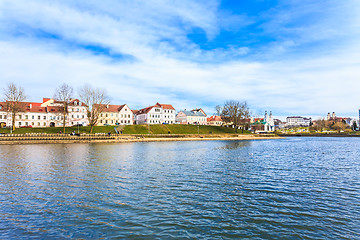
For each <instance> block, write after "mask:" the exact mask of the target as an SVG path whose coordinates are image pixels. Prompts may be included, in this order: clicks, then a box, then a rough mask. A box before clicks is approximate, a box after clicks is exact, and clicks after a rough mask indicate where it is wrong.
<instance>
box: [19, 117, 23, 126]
mask: <svg viewBox="0 0 360 240" xmlns="http://www.w3.org/2000/svg"><path fill="white" fill-rule="evenodd" d="M21 118H22V116H21V115H19V119H21ZM20 125H21V124H20Z"/></svg>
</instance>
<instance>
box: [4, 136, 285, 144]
mask: <svg viewBox="0 0 360 240" xmlns="http://www.w3.org/2000/svg"><path fill="white" fill-rule="evenodd" d="M1 138H3V137H0V145H15V144H71V143H131V142H181V141H248V140H267V139H283V138H284V137H280V136H277V135H266V136H259V135H250V134H249V135H248V134H247V135H237V136H234V135H232V136H226V135H216V136H211V135H195V136H192V135H185V136H171V135H170V136H169V135H166V136H151V135H150V136H146V135H145V136H133V135H129V136H109V137H108V136H100V137H95V138H93V137H88V136H84V137H83V136H80V137H77V136H69V137H62V138H61V139H59V137H56V136H55V137H38V136H35V137H32V136H21V137H13V139H11V138H7V139H1Z"/></svg>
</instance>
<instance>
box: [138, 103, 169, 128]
mask: <svg viewBox="0 0 360 240" xmlns="http://www.w3.org/2000/svg"><path fill="white" fill-rule="evenodd" d="M175 115H176V111H175V108H174V107H173V106H172V105H170V104H160V103H156V104H155V105H153V106H150V107H146V108H143V109H140V110H138V111H137V112H136V116H135V121H136V124H174V123H175Z"/></svg>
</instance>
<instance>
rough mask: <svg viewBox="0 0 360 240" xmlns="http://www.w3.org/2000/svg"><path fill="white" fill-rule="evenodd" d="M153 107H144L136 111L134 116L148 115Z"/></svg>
mask: <svg viewBox="0 0 360 240" xmlns="http://www.w3.org/2000/svg"><path fill="white" fill-rule="evenodd" d="M153 107H155V106H150V107H146V108H143V109H140V110H139V111H137V113H136V114H144V113H148V112H150V110H151V109H153Z"/></svg>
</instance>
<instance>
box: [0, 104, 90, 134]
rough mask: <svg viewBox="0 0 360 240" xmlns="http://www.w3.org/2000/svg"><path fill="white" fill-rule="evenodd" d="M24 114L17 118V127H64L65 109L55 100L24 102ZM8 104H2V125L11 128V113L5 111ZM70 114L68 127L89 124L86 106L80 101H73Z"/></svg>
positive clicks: (70, 105) (0, 112)
mask: <svg viewBox="0 0 360 240" xmlns="http://www.w3.org/2000/svg"><path fill="white" fill-rule="evenodd" d="M21 104H22V105H23V106H22V108H23V112H19V113H17V114H16V116H15V127H62V126H63V121H62V120H63V108H62V103H61V102H57V101H55V100H54V99H49V98H44V99H43V102H42V103H37V102H22V103H21ZM4 107H6V104H5V103H4V102H2V103H0V125H1V126H2V127H4V126H11V125H12V116H11V113H8V112H6V110H5V109H4ZM68 110H69V113H68V115H67V116H66V126H67V127H69V126H74V125H77V124H81V125H84V126H86V125H87V124H88V120H87V113H86V108H85V106H84V105H83V104H82V103H80V102H79V100H78V99H73V100H72V101H71V102H70V104H69V106H68Z"/></svg>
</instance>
